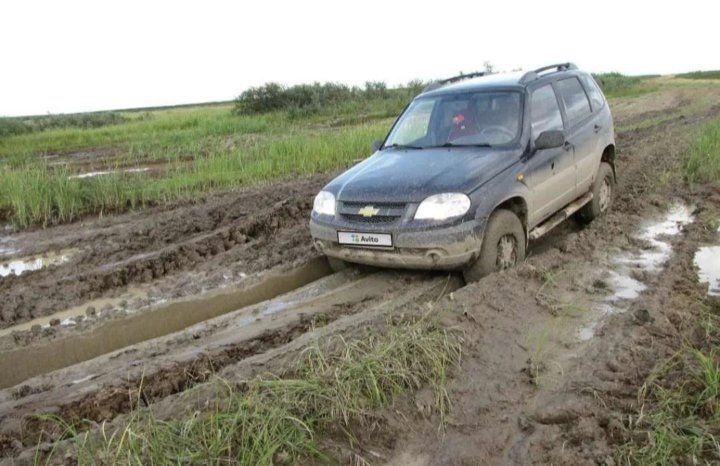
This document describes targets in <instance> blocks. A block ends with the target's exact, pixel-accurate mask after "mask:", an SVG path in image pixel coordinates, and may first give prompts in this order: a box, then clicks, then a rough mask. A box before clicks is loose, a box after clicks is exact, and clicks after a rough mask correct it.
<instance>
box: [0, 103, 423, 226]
mask: <svg viewBox="0 0 720 466" xmlns="http://www.w3.org/2000/svg"><path fill="white" fill-rule="evenodd" d="M408 92H410V91H409V90H402V89H400V90H392V91H387V93H385V94H382V95H379V96H378V97H374V98H367V99H351V100H348V101H343V102H339V103H335V104H333V105H328V106H322V107H320V108H319V110H318V111H317V112H305V111H301V112H298V111H297V109H294V108H293V109H290V110H287V111H273V112H268V113H263V114H257V115H233V113H232V108H233V107H232V105H231V104H229V103H227V104H214V105H207V106H196V107H181V108H172V109H159V110H152V111H144V112H130V111H126V112H122V117H121V119H120V120H119V121H120V122H119V123H117V124H112V125H106V126H99V127H91V128H85V127H83V128H79V127H73V126H67V127H61V128H49V129H45V130H43V131H34V132H29V133H26V134H19V135H14V136H9V137H0V177H2V180H3V182H2V183H0V221H10V222H12V223H13V224H14V225H16V226H17V227H20V228H26V227H29V226H32V225H39V226H48V225H53V224H57V223H64V222H72V221H74V220H77V219H78V218H81V217H83V216H86V215H106V214H108V213H117V212H123V211H126V210H128V209H133V208H139V207H143V206H146V205H149V204H157V203H165V202H173V201H177V200H186V199H191V198H192V197H194V196H197V195H198V194H200V193H206V192H212V191H215V190H224V189H230V188H232V187H234V186H245V185H250V184H254V183H258V182H263V181H269V180H276V179H281V178H289V177H293V176H303V175H310V174H315V173H320V172H326V171H330V170H337V169H340V168H344V167H347V166H349V165H350V164H351V163H352V161H353V160H356V159H359V158H362V157H365V156H367V155H369V153H370V144H371V142H372V140H374V139H378V138H381V137H383V136H384V135H385V133H386V132H387V131H388V129H389V127H390V125H391V123H392V120H391V119H390V118H392V117H394V116H395V115H397V113H398V112H399V111H400V110H401V109H402V107H403V105H404V104H405V101H406V100H407V98H408V96H407V95H406V94H408ZM73 154H75V155H73ZM82 160H87V161H91V162H92V165H91V167H92V168H88V166H87V165H86V166H83V165H81V164H80V163H79V161H82ZM58 161H59V162H64V163H65V165H63V164H59V165H58V163H57V162H58ZM149 164H150V166H153V167H155V170H154V171H153V172H147V173H134V174H122V173H117V174H111V175H105V176H100V177H96V178H86V179H75V178H71V176H72V175H73V174H77V173H78V172H83V171H96V170H103V171H107V170H113V169H115V170H117V169H121V168H128V167H145V166H148V165H149ZM98 166H99V168H98Z"/></svg>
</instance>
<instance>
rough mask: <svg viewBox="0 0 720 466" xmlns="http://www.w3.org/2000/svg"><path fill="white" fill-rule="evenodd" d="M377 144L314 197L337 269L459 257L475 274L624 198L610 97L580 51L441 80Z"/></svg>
mask: <svg viewBox="0 0 720 466" xmlns="http://www.w3.org/2000/svg"><path fill="white" fill-rule="evenodd" d="M374 149H375V153H374V154H373V155H372V156H371V157H369V158H367V159H365V160H364V161H362V162H361V163H358V164H357V165H355V166H354V167H352V168H350V169H349V170H347V171H346V172H344V173H343V174H341V175H340V176H338V177H337V178H335V179H334V180H332V181H331V182H330V183H329V184H328V185H327V186H325V187H324V188H323V189H322V191H321V192H320V193H319V194H318V195H317V197H316V198H315V201H314V204H313V211H312V214H311V220H310V232H311V234H312V237H313V242H314V245H315V247H316V248H317V250H318V251H319V252H321V253H322V254H325V255H326V256H327V257H328V260H329V262H330V265H331V267H332V268H333V269H336V270H339V269H342V268H344V267H345V266H346V264H347V262H353V263H359V264H368V265H375V266H383V267H400V268H419V269H445V270H452V269H460V270H462V271H463V275H464V277H465V280H466V281H468V282H472V281H475V280H478V279H480V278H481V277H483V276H485V275H487V274H489V273H491V272H493V271H496V270H501V269H505V268H508V267H511V266H513V265H515V264H517V263H518V262H520V261H522V260H523V259H524V258H525V250H526V247H527V245H528V242H529V241H530V240H531V239H536V238H538V237H540V236H542V235H543V234H545V233H546V232H548V231H549V230H550V229H551V228H553V227H554V226H556V225H558V224H560V223H561V222H562V221H563V220H565V219H566V218H568V217H569V216H570V215H573V214H574V215H575V216H576V217H578V218H579V219H580V220H582V221H585V222H589V221H591V220H593V219H594V218H596V217H598V216H600V215H602V214H604V213H605V212H607V210H608V209H609V208H610V204H611V202H612V198H613V189H614V186H615V139H614V131H613V120H612V115H611V114H610V109H609V105H608V104H607V102H606V100H605V97H604V96H603V93H602V91H601V90H600V88H599V87H598V85H597V83H596V82H595V81H594V79H593V78H592V76H591V75H590V74H588V73H585V72H583V71H580V70H578V69H577V67H576V66H575V65H573V64H572V63H563V64H559V65H551V66H547V67H543V68H540V69H537V70H534V71H529V72H525V73H522V72H520V73H507V74H490V75H484V74H483V73H473V74H471V75H461V76H457V77H454V78H449V79H446V80H443V81H438V82H435V83H433V84H431V85H430V86H428V87H427V88H426V89H425V90H424V91H423V92H422V93H421V94H419V95H418V96H417V97H415V98H414V99H413V100H412V102H410V104H409V105H408V106H407V107H406V108H405V110H404V111H403V112H402V113H401V114H400V116H399V117H398V118H397V120H396V121H395V124H394V125H393V126H392V128H391V130H390V132H389V133H388V135H387V137H386V138H385V140H384V141H376V142H375V144H374Z"/></svg>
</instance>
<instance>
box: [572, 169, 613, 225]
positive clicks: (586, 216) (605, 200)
mask: <svg viewBox="0 0 720 466" xmlns="http://www.w3.org/2000/svg"><path fill="white" fill-rule="evenodd" d="M592 193H593V198H592V200H591V201H590V202H588V203H587V204H585V205H584V206H583V208H582V209H580V210H579V211H578V215H577V218H578V219H579V220H580V221H581V222H584V223H590V222H592V221H593V220H595V219H596V218H597V217H600V216H601V215H604V214H605V213H607V211H608V210H610V205H611V204H612V200H613V195H614V194H615V175H614V174H613V170H612V167H611V166H610V164H609V163H605V162H602V163H601V164H600V168H598V173H597V176H596V177H595V182H594V183H593V186H592Z"/></svg>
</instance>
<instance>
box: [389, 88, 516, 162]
mask: <svg viewBox="0 0 720 466" xmlns="http://www.w3.org/2000/svg"><path fill="white" fill-rule="evenodd" d="M520 99H521V94H520V93H519V92H512V91H504V92H474V93H462V94H446V95H439V96H436V97H426V98H422V97H421V98H418V99H415V100H414V101H413V102H412V103H411V104H410V106H409V107H408V109H407V110H406V111H405V113H403V115H402V117H401V118H400V120H399V121H398V122H397V124H396V125H395V127H394V128H393V130H392V132H391V133H390V136H388V139H387V141H386V142H385V147H389V146H394V145H397V146H413V147H416V148H427V147H437V146H456V145H457V146H473V145H498V144H508V143H510V142H512V141H514V140H515V139H516V138H517V137H518V133H519V130H520V121H521V112H520V108H521V106H520Z"/></svg>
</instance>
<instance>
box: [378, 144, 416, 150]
mask: <svg viewBox="0 0 720 466" xmlns="http://www.w3.org/2000/svg"><path fill="white" fill-rule="evenodd" d="M383 149H416V150H417V149H424V147H420V146H412V145H409V144H390V145H389V146H385V147H383Z"/></svg>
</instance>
